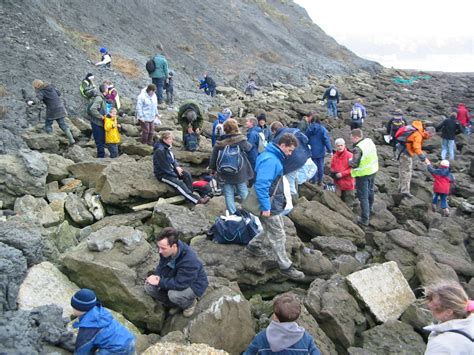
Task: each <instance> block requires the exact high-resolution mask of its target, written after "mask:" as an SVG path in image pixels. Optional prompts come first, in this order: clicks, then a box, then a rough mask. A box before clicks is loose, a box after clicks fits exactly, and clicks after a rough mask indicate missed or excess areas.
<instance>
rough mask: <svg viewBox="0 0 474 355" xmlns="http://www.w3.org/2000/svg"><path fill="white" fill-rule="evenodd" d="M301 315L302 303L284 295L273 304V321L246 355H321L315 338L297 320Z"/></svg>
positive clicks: (256, 339) (253, 341)
mask: <svg viewBox="0 0 474 355" xmlns="http://www.w3.org/2000/svg"><path fill="white" fill-rule="evenodd" d="M300 314H301V304H300V301H299V300H298V299H297V298H296V296H295V295H293V294H292V293H284V294H282V295H280V296H278V297H277V298H276V299H275V301H274V302H273V315H272V321H271V323H270V325H269V326H268V327H267V329H265V330H262V331H261V332H260V333H258V334H257V335H256V336H255V338H254V339H253V340H252V343H250V345H249V347H248V348H247V350H246V351H245V353H244V355H253V354H262V355H267V354H268V355H270V354H275V353H278V354H310V355H319V354H320V351H319V348H318V347H317V346H316V344H315V343H314V340H313V337H312V336H311V335H310V334H309V333H308V332H307V331H306V330H305V329H304V328H303V327H300V326H299V325H298V324H297V323H296V320H297V319H298V318H299V316H300Z"/></svg>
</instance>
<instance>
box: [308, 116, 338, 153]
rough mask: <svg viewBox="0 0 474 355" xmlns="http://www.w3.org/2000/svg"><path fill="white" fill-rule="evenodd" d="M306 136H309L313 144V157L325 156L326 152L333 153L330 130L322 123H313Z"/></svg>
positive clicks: (311, 144) (310, 143) (310, 142)
mask: <svg viewBox="0 0 474 355" xmlns="http://www.w3.org/2000/svg"><path fill="white" fill-rule="evenodd" d="M306 137H308V140H309V145H310V146H311V157H312V158H313V159H316V158H324V155H325V154H326V152H328V153H332V147H331V139H330V138H329V133H328V130H327V129H326V128H325V127H323V125H321V124H320V123H316V122H313V123H311V124H310V126H309V128H308V129H307V130H306Z"/></svg>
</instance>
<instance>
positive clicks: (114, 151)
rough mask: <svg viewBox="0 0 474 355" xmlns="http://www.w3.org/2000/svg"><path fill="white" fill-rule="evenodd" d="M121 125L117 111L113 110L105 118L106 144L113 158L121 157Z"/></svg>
mask: <svg viewBox="0 0 474 355" xmlns="http://www.w3.org/2000/svg"><path fill="white" fill-rule="evenodd" d="M119 127H120V125H119V124H118V122H117V109H116V108H112V109H111V110H110V113H109V114H107V115H105V117H104V130H105V143H106V144H107V149H108V150H109V153H110V157H111V158H117V157H118V156H119V152H118V144H119V143H120V133H119Z"/></svg>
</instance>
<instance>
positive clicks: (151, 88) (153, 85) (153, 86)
mask: <svg viewBox="0 0 474 355" xmlns="http://www.w3.org/2000/svg"><path fill="white" fill-rule="evenodd" d="M150 91H153V92H155V91H156V85H155V84H150V85H148V86H147V87H146V92H147V93H149V92H150Z"/></svg>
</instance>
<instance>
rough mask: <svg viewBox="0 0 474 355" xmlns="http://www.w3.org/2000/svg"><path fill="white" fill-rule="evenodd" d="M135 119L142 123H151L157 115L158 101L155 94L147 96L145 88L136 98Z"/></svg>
mask: <svg viewBox="0 0 474 355" xmlns="http://www.w3.org/2000/svg"><path fill="white" fill-rule="evenodd" d="M136 114H137V118H138V119H140V120H142V121H144V122H153V121H154V119H155V117H156V116H157V115H158V99H157V98H156V94H155V93H153V96H150V95H148V93H147V92H146V88H144V89H142V91H141V92H140V95H138V97H137V107H136Z"/></svg>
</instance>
